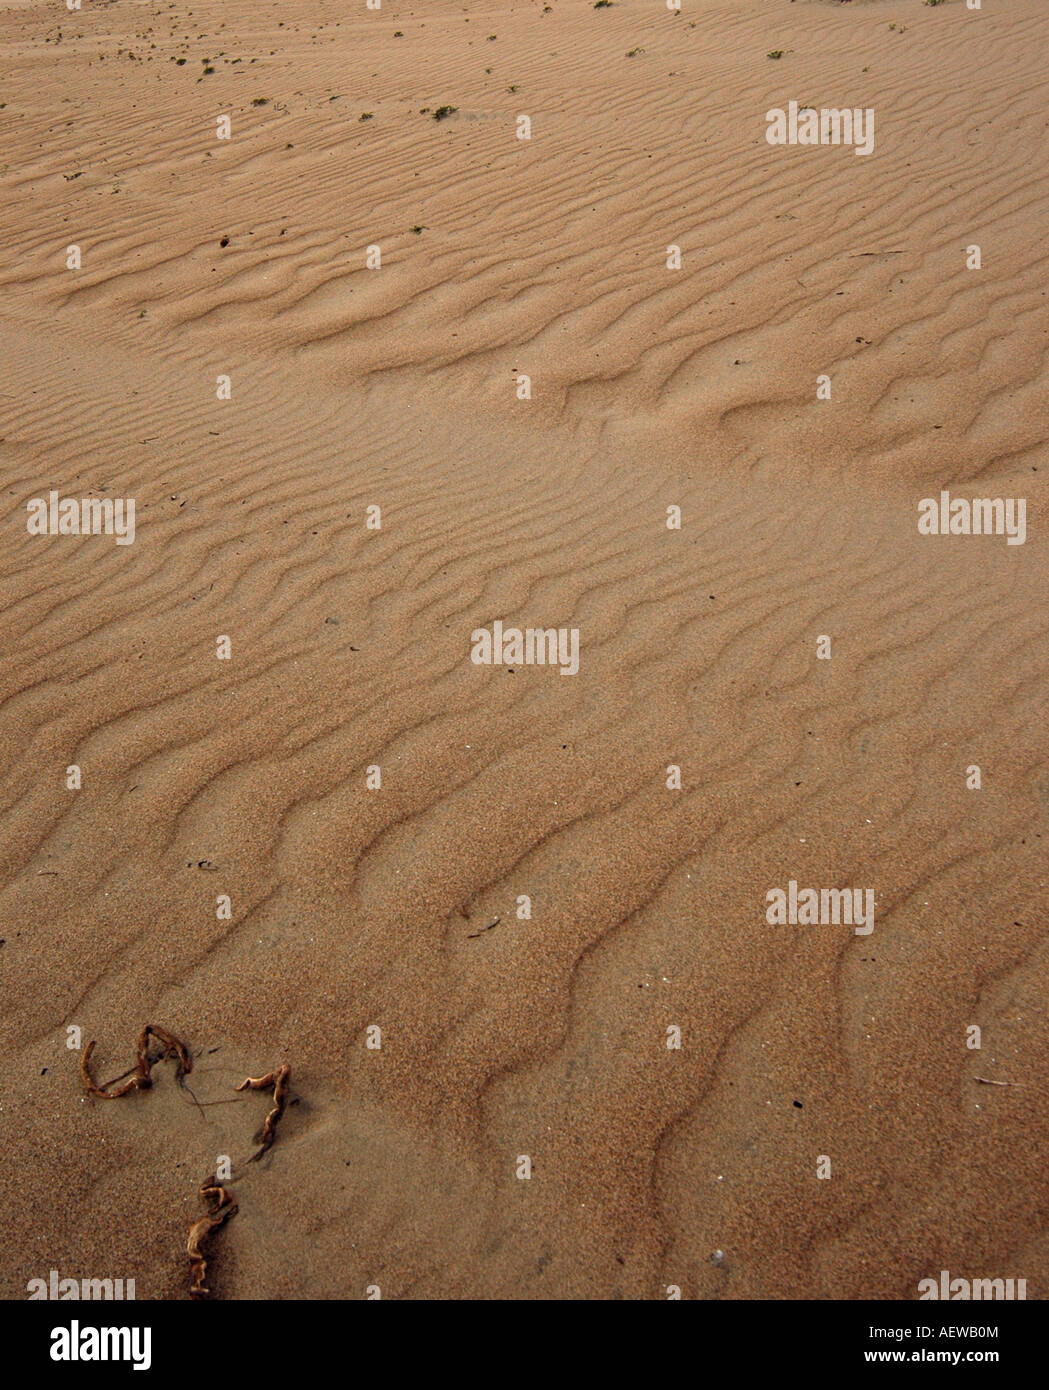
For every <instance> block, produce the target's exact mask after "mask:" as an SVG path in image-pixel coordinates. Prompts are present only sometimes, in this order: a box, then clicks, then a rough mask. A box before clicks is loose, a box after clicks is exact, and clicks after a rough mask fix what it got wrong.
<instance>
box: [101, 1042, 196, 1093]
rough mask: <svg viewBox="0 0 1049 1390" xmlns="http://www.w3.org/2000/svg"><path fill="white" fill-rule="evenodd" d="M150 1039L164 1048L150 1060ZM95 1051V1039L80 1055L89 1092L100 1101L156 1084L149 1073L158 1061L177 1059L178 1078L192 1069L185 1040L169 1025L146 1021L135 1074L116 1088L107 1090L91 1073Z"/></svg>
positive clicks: (146, 1088)
mask: <svg viewBox="0 0 1049 1390" xmlns="http://www.w3.org/2000/svg"><path fill="white" fill-rule="evenodd" d="M150 1038H156V1039H157V1041H158V1042H159V1043H160V1044H161V1046H162V1047H163V1049H164V1050H163V1051H162V1052H161V1053H160V1054H159V1056H157V1057H154V1058H153V1059H152V1060H150V1056H149V1043H150ZM94 1050H95V1042H94V1039H93V1038H92V1040H91V1041H90V1042H89V1043H88V1045H87V1047H85V1048H84V1051H83V1053H82V1054H81V1057H80V1077H81V1080H82V1081H83V1083H84V1086H85V1087H86V1089H87V1092H88V1094H89V1095H92V1096H98V1097H99V1099H100V1100H119V1099H120V1098H121V1096H126V1095H128V1094H129V1093H130V1092H131V1091H148V1090H149V1088H150V1087H151V1086H152V1085H153V1078H152V1076H151V1075H150V1072H151V1071H152V1068H153V1067H154V1066H155V1065H156V1063H157V1062H163V1061H164V1059H165V1058H167V1057H177V1058H178V1071H177V1073H176V1075H177V1077H178V1080H179V1081H180V1082H181V1080H182V1078H183V1077H184V1076H185V1075H186V1074H187V1073H188V1072H191V1071H192V1070H193V1058H192V1057H191V1056H190V1055H189V1049H188V1048H187V1047H186V1045H185V1043H184V1042H181V1041H180V1040H179V1039H178V1038H176V1037H175V1035H174V1033H169V1032H168V1031H167V1029H166V1028H161V1027H159V1026H158V1025H156V1024H153V1023H147V1024H146V1026H145V1027H144V1028H143V1029H142V1032H141V1033H140V1034H139V1035H138V1061H137V1064H136V1067H135V1072H134V1075H133V1076H130V1077H129V1078H128V1079H127V1081H125V1082H124V1084H123V1085H122V1086H118V1087H117V1089H116V1090H115V1091H107V1090H106V1089H105V1087H104V1086H100V1085H99V1084H98V1082H97V1081H96V1080H95V1079H94V1077H93V1076H92V1075H91V1054H92V1053H93V1052H94Z"/></svg>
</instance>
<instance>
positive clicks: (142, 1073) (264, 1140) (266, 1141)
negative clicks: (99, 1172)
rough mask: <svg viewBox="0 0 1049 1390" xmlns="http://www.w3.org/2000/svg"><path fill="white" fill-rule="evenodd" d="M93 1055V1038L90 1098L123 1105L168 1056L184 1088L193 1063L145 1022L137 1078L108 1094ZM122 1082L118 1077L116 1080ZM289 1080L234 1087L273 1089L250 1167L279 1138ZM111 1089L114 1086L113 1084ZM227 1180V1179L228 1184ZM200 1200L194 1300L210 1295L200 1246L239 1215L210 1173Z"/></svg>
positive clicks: (86, 1055) (189, 1243)
mask: <svg viewBox="0 0 1049 1390" xmlns="http://www.w3.org/2000/svg"><path fill="white" fill-rule="evenodd" d="M152 1038H156V1040H157V1041H158V1042H159V1043H160V1045H161V1048H162V1051H161V1052H159V1053H158V1054H157V1056H155V1057H153V1058H150V1055H149V1052H150V1040H151V1039H152ZM94 1050H95V1042H94V1039H92V1040H91V1042H89V1043H88V1045H87V1047H86V1048H85V1049H84V1051H83V1053H82V1055H81V1058H80V1076H81V1079H82V1080H83V1082H84V1086H85V1088H86V1090H87V1091H88V1094H89V1095H93V1096H98V1097H99V1098H100V1099H101V1100H119V1099H120V1097H121V1096H126V1095H129V1094H130V1093H131V1092H132V1091H148V1090H149V1089H150V1087H151V1086H152V1085H153V1078H152V1075H151V1072H152V1069H153V1067H154V1066H155V1065H156V1064H157V1062H162V1061H164V1060H165V1059H166V1058H168V1057H175V1058H177V1059H178V1070H177V1072H176V1076H177V1078H178V1081H179V1083H180V1084H181V1082H182V1078H183V1077H184V1076H186V1075H187V1074H188V1073H189V1072H191V1071H192V1070H193V1058H192V1057H191V1056H190V1054H189V1049H188V1048H187V1047H186V1045H185V1043H183V1042H182V1041H181V1040H180V1039H179V1038H177V1037H176V1036H175V1035H174V1033H169V1032H168V1031H167V1029H166V1028H161V1027H159V1026H158V1025H156V1024H153V1023H147V1024H146V1025H145V1027H144V1028H143V1029H142V1032H141V1033H140V1034H139V1037H138V1053H137V1061H136V1065H135V1067H134V1071H133V1074H132V1075H131V1076H129V1077H128V1079H127V1080H126V1081H124V1082H123V1083H122V1084H121V1085H120V1086H118V1087H117V1088H116V1090H113V1091H110V1090H107V1089H106V1087H105V1086H104V1085H103V1086H100V1085H99V1084H98V1082H97V1081H96V1080H95V1079H94V1077H93V1076H92V1074H91V1054H92V1053H93V1052H94ZM119 1079H120V1078H119V1077H118V1078H117V1080H119ZM290 1079H291V1068H290V1067H289V1066H288V1064H287V1063H286V1062H285V1063H284V1064H283V1065H282V1066H280V1067H278V1068H276V1070H274V1071H271V1072H268V1073H267V1074H266V1075H265V1076H260V1077H257V1078H255V1077H250V1076H249V1077H246V1078H245V1079H244V1080H243V1081H242V1082H241V1084H240V1085H239V1086H238V1087H237V1088H236V1089H237V1090H238V1091H245V1090H249V1089H250V1090H252V1091H264V1090H267V1089H268V1088H269V1087H270V1086H272V1087H273V1107H272V1109H271V1110H270V1112H269V1114H268V1115H267V1116H266V1119H265V1121H264V1123H263V1126H262V1131H261V1134H260V1136H259V1140H260V1142H259V1148H258V1149H257V1150H256V1152H255V1153H253V1154H252V1155H251V1158H250V1159H249V1160H248V1162H249V1163H251V1162H254V1160H255V1159H257V1158H261V1157H262V1155H263V1154H264V1153H265V1152H266V1151H267V1149H269V1148H270V1146H271V1145H272V1143H273V1141H274V1139H275V1138H276V1137H277V1122H278V1120H279V1119H280V1117H281V1116H282V1115H283V1114H284V1107H285V1105H286V1104H287V1093H288V1082H289V1080H290ZM109 1084H112V1083H109ZM227 1181H229V1179H227ZM199 1190H200V1196H201V1199H202V1201H203V1202H204V1203H205V1205H206V1207H207V1213H206V1215H204V1216H202V1217H201V1218H200V1220H199V1221H194V1223H193V1225H192V1226H191V1227H190V1228H189V1236H188V1237H187V1239H186V1254H187V1255H188V1256H189V1265H190V1273H191V1275H192V1283H191V1284H190V1288H189V1296H190V1298H203V1297H204V1295H205V1294H207V1293H210V1292H211V1291H210V1289H209V1288H208V1286H207V1285H206V1284H205V1282H204V1280H205V1277H206V1274H207V1268H208V1262H207V1260H206V1259H205V1257H204V1253H203V1251H202V1249H201V1245H202V1243H203V1242H204V1241H205V1240H206V1239H207V1238H208V1236H209V1235H210V1234H211V1232H212V1231H214V1230H216V1229H217V1228H218V1227H219V1226H222V1225H224V1224H225V1223H226V1222H227V1221H228V1220H229V1218H230V1217H231V1216H235V1215H236V1214H237V1210H238V1208H237V1203H236V1202H235V1201H234V1200H233V1198H232V1197H231V1196H230V1195H229V1193H228V1192H227V1191H226V1189H225V1188H224V1187H223V1186H222V1185H221V1184H220V1183H219V1180H218V1178H217V1177H216V1176H215V1175H214V1174H212V1175H211V1176H210V1177H208V1178H205V1179H204V1181H203V1182H202V1183H201V1185H200V1189H199Z"/></svg>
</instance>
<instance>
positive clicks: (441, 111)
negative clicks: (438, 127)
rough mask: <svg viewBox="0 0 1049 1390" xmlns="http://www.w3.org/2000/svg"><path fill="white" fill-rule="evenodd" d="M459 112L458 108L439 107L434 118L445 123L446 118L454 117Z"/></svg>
mask: <svg viewBox="0 0 1049 1390" xmlns="http://www.w3.org/2000/svg"><path fill="white" fill-rule="evenodd" d="M458 110H459V108H458V106H438V108H437V110H436V111H435V112H434V113H433V118H434V120H435V121H443V120H444V118H445V116H454V115H455V113H456V111H458Z"/></svg>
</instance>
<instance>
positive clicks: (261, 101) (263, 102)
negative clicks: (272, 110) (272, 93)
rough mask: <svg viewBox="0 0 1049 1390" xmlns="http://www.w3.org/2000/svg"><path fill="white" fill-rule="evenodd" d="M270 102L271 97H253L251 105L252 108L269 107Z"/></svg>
mask: <svg viewBox="0 0 1049 1390" xmlns="http://www.w3.org/2000/svg"><path fill="white" fill-rule="evenodd" d="M269 101H270V99H269V97H252V99H251V104H252V106H268V105H269Z"/></svg>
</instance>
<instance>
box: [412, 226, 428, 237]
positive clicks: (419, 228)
mask: <svg viewBox="0 0 1049 1390" xmlns="http://www.w3.org/2000/svg"><path fill="white" fill-rule="evenodd" d="M408 230H409V231H410V232H414V233H415V235H416V236H422V234H423V232H425V231H426V228H425V226H423V225H421V224H416V226H414V227H409V228H408Z"/></svg>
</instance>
